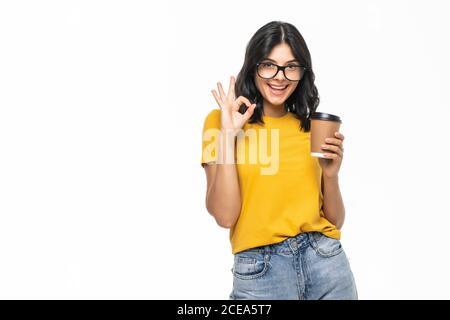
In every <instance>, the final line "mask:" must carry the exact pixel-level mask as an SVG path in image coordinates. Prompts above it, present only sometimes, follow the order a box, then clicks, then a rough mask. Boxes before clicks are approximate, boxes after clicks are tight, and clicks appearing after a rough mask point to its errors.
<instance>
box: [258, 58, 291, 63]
mask: <svg viewBox="0 0 450 320" xmlns="http://www.w3.org/2000/svg"><path fill="white" fill-rule="evenodd" d="M264 60H269V61H272V62H275V63H276V61H275V60H272V59H269V58H265V59H264ZM264 60H263V61H264ZM294 61H297V62H298V60H297V59H293V60H289V61H286V63H289V62H294Z"/></svg>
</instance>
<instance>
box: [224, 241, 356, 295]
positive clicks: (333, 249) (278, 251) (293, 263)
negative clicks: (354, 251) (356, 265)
mask: <svg viewBox="0 0 450 320" xmlns="http://www.w3.org/2000/svg"><path fill="white" fill-rule="evenodd" d="M231 272H232V273H233V290H232V292H231V293H230V295H229V298H230V299H232V300H240V299H255V300H256V299H267V300H280V299H283V300H291V299H294V300H320V299H331V300H341V299H342V300H356V299H358V293H357V289H356V285H355V281H354V278H353V273H352V271H351V269H350V264H349V262H348V259H347V256H346V254H345V252H344V249H343V247H342V245H341V242H340V241H339V240H336V239H333V238H330V237H327V236H325V235H323V234H322V233H320V232H303V233H300V234H298V235H297V236H295V237H290V238H287V239H286V240H284V241H282V242H279V243H275V244H270V245H266V246H261V247H257V248H251V249H248V250H244V251H241V252H237V253H236V254H235V255H234V264H233V268H231Z"/></svg>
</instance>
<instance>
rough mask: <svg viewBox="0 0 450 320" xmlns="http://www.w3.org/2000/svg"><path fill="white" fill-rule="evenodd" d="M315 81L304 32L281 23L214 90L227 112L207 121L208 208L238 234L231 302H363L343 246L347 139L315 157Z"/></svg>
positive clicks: (338, 137)
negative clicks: (312, 143)
mask: <svg viewBox="0 0 450 320" xmlns="http://www.w3.org/2000/svg"><path fill="white" fill-rule="evenodd" d="M314 79H315V76H314V73H313V70H312V63H311V56H310V53H309V50H308V48H307V46H306V43H305V41H304V39H303V37H302V35H301V34H300V32H299V31H298V30H297V29H296V28H295V27H294V26H293V25H292V24H289V23H285V22H280V21H273V22H270V23H268V24H266V25H264V26H263V27H261V28H260V29H259V30H258V31H257V32H256V33H255V34H254V36H253V37H252V38H251V40H250V42H249V43H248V45H247V49H246V54H245V61H244V64H243V66H242V69H241V70H240V72H239V74H238V76H237V79H236V80H235V78H234V77H231V79H230V85H229V90H228V93H225V91H224V89H223V87H222V85H221V83H220V82H219V83H218V84H217V87H218V92H216V91H215V90H212V93H213V96H214V98H215V100H216V102H217V104H218V106H219V108H220V109H214V110H212V111H211V112H210V113H209V114H208V115H207V117H206V119H205V122H204V128H203V150H202V166H203V167H204V168H205V172H206V178H207V193H206V208H207V210H208V212H209V213H210V214H211V215H212V216H213V217H214V218H215V220H216V221H217V223H218V224H219V225H220V226H222V227H225V228H230V241H231V247H232V253H233V254H234V264H233V268H232V269H231V271H232V273H233V290H232V292H231V294H230V295H229V298H230V299H357V290H356V286H355V282H354V278H353V274H352V271H351V269H350V265H349V262H348V259H347V257H346V254H345V252H344V250H343V247H342V245H341V243H340V240H339V239H340V237H341V232H340V229H341V228H342V225H343V223H344V215H345V208H344V203H343V201H342V197H341V193H340V188H339V182H338V172H339V168H340V166H341V163H342V158H343V151H344V148H343V140H344V136H343V135H342V134H341V133H339V132H335V135H334V137H329V138H328V139H327V141H326V143H325V144H324V145H323V149H324V151H325V152H326V157H327V158H315V157H311V155H310V115H311V114H312V113H314V112H315V110H316V108H317V106H318V104H319V96H318V91H317V88H316V86H315V84H314ZM236 97H237V98H236ZM206 164H207V165H206Z"/></svg>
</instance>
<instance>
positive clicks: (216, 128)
mask: <svg viewBox="0 0 450 320" xmlns="http://www.w3.org/2000/svg"><path fill="white" fill-rule="evenodd" d="M220 127H221V124H220V109H214V110H211V111H210V112H209V113H208V115H207V116H206V118H205V121H204V124H203V133H202V158H201V165H202V167H203V166H204V164H206V163H209V162H212V163H214V162H216V161H217V157H218V154H217V147H218V138H219V134H220Z"/></svg>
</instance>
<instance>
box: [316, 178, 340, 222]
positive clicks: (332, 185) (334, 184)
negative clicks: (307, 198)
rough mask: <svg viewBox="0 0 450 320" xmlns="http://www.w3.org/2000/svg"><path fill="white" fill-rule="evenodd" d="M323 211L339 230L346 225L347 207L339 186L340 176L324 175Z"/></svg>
mask: <svg viewBox="0 0 450 320" xmlns="http://www.w3.org/2000/svg"><path fill="white" fill-rule="evenodd" d="M322 193H323V212H324V214H325V217H326V218H327V219H328V220H329V221H330V222H331V223H332V224H334V225H335V226H336V228H338V229H339V230H340V229H341V228H342V226H343V225H344V220H345V207H344V202H343V201H342V196H341V190H340V188H339V178H338V176H335V177H324V176H322Z"/></svg>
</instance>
